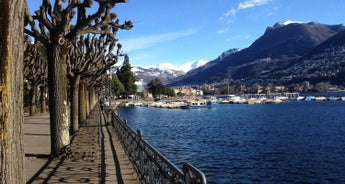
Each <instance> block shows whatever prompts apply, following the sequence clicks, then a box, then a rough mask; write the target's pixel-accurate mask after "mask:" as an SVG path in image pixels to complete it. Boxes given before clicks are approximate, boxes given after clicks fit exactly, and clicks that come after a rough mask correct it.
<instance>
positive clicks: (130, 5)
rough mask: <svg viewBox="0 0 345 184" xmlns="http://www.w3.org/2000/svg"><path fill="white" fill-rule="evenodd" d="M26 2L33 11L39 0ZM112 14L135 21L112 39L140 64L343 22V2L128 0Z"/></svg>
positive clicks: (209, 54) (210, 53) (211, 55)
mask: <svg viewBox="0 0 345 184" xmlns="http://www.w3.org/2000/svg"><path fill="white" fill-rule="evenodd" d="M30 1H31V0H28V2H29V6H30V10H33V9H35V10H37V9H38V6H37V5H35V4H36V3H37V4H38V2H39V3H41V1H38V0H35V1H34V2H33V3H31V2H30ZM96 4H97V3H94V5H96ZM34 6H36V7H34ZM114 12H115V13H116V14H117V15H118V18H119V19H120V21H121V22H123V21H125V20H131V21H132V22H133V23H134V27H133V28H132V29H131V30H129V31H121V30H120V31H119V32H118V34H117V38H118V39H119V42H120V43H121V44H123V46H124V47H123V52H124V53H128V54H129V57H130V63H131V64H133V65H140V66H148V65H156V64H160V63H165V62H169V63H173V64H176V65H179V64H183V63H187V62H190V61H197V60H212V59H215V58H217V57H218V56H219V55H220V54H221V53H222V52H224V51H226V50H228V49H230V48H241V49H243V48H246V47H249V46H250V44H251V43H253V42H254V41H255V40H256V39H257V38H259V37H260V36H261V35H262V34H263V33H264V32H265V30H266V28H267V27H268V26H273V25H274V24H275V23H277V22H282V21H286V20H293V21H303V22H309V21H315V22H319V23H323V24H344V23H345V13H344V12H345V1H344V0H327V1H326V0H212V1H208V0H175V1H171V0H128V2H127V3H123V4H118V5H117V6H116V7H115V8H114Z"/></svg>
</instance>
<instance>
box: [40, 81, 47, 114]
mask: <svg viewBox="0 0 345 184" xmlns="http://www.w3.org/2000/svg"><path fill="white" fill-rule="evenodd" d="M40 93H41V94H40V96H41V97H40V100H41V104H40V105H41V113H45V112H46V97H45V87H43V86H41V87H40Z"/></svg>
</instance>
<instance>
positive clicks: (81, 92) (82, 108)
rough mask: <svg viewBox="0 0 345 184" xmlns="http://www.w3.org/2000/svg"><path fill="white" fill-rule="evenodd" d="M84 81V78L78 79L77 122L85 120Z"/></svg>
mask: <svg viewBox="0 0 345 184" xmlns="http://www.w3.org/2000/svg"><path fill="white" fill-rule="evenodd" d="M86 89H87V88H86V82H85V81H84V80H82V81H80V88H79V122H83V121H85V120H86V102H85V96H86Z"/></svg>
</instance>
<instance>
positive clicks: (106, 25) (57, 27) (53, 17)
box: [25, 0, 132, 155]
mask: <svg viewBox="0 0 345 184" xmlns="http://www.w3.org/2000/svg"><path fill="white" fill-rule="evenodd" d="M52 2H53V3H54V4H53V5H52V3H51V1H50V0H42V4H41V6H40V7H39V10H37V11H35V14H34V15H31V13H30V11H29V9H28V7H26V12H25V20H26V24H29V25H28V26H26V27H25V33H27V34H29V35H30V36H32V37H35V39H37V40H38V41H40V42H41V43H42V44H43V45H44V46H45V47H46V49H47V58H48V87H49V108H50V121H51V153H52V154H53V155H57V154H60V153H62V151H63V148H65V147H66V146H67V145H68V144H69V143H70V139H69V119H70V118H69V116H68V111H67V109H68V108H67V104H68V101H67V71H66V62H67V54H68V49H69V48H70V47H71V46H72V43H73V42H74V41H75V40H76V39H77V37H78V36H79V35H84V34H87V33H92V34H106V33H109V32H110V31H111V30H112V32H116V31H117V30H118V29H130V28H131V27H132V23H131V22H130V21H125V23H124V24H120V23H119V20H118V19H117V18H116V17H117V16H116V14H115V13H112V12H111V10H112V9H113V8H114V7H115V5H116V4H117V3H124V2H126V1H125V0H97V1H96V2H97V4H98V7H97V6H93V5H92V4H93V2H94V1H93V0H83V1H82V0H69V1H66V0H55V1H52ZM92 6H93V7H94V9H91V7H92Z"/></svg>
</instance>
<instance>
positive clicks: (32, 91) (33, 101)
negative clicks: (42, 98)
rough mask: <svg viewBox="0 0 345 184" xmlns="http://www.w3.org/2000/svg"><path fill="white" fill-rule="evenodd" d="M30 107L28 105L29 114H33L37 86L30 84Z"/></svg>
mask: <svg viewBox="0 0 345 184" xmlns="http://www.w3.org/2000/svg"><path fill="white" fill-rule="evenodd" d="M29 93H30V98H31V99H30V107H29V114H30V116H33V115H34V114H35V113H36V101H37V100H36V99H37V98H36V97H37V88H36V86H32V87H31V88H30V92H29Z"/></svg>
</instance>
